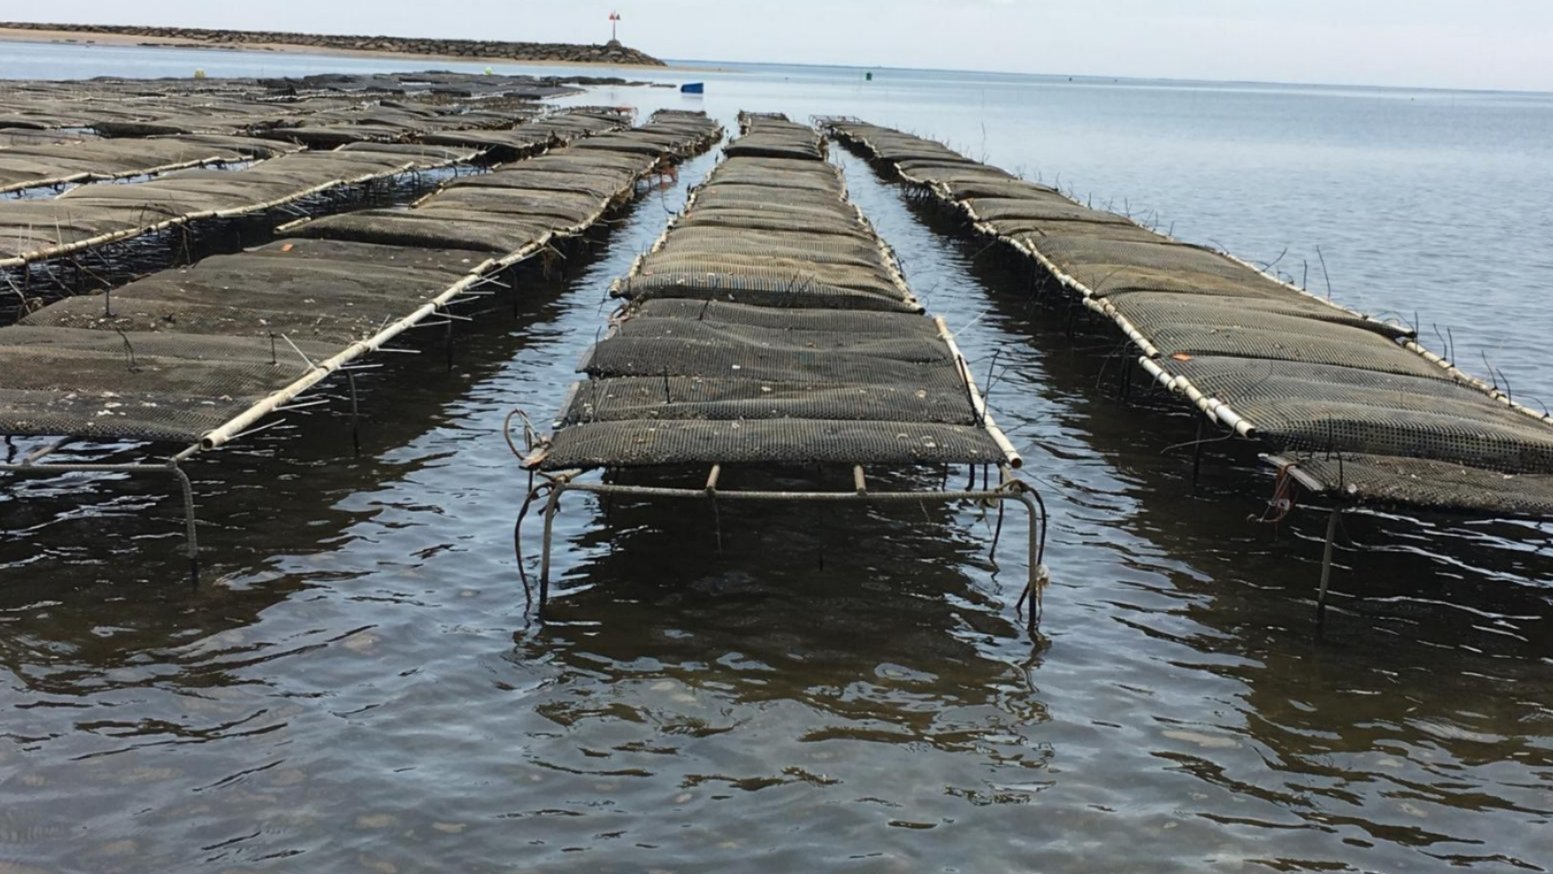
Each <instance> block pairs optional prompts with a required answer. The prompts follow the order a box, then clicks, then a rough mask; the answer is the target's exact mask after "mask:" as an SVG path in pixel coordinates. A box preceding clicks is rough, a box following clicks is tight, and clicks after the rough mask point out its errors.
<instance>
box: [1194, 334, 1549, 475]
mask: <svg viewBox="0 0 1553 874" xmlns="http://www.w3.org/2000/svg"><path fill="white" fill-rule="evenodd" d="M1173 370H1175V371H1177V372H1179V373H1180V374H1181V375H1183V376H1185V377H1187V378H1188V379H1190V380H1192V383H1193V385H1196V386H1197V388H1198V389H1199V390H1201V391H1203V392H1204V393H1206V394H1209V395H1211V396H1213V397H1217V398H1219V399H1220V400H1223V401H1226V402H1228V403H1230V404H1231V405H1232V406H1233V407H1234V408H1235V409H1236V411H1237V412H1239V413H1241V414H1242V415H1244V416H1246V417H1248V418H1249V419H1251V420H1252V421H1254V422H1255V423H1256V425H1257V429H1258V434H1259V436H1260V437H1262V438H1263V439H1265V440H1267V441H1269V442H1271V443H1273V444H1275V445H1276V446H1278V447H1279V448H1292V449H1308V450H1323V451H1327V450H1338V451H1344V452H1369V453H1376V454H1393V455H1406V456H1417V457H1420V458H1434V459H1442V460H1452V459H1454V460H1458V461H1462V462H1466V463H1469V464H1472V465H1475V466H1479V467H1486V468H1492V469H1495V470H1504V471H1517V470H1519V471H1527V472H1534V473H1553V429H1549V428H1548V427H1546V426H1545V425H1544V424H1542V423H1541V422H1538V421H1537V420H1535V419H1532V418H1531V417H1530V416H1527V415H1524V414H1522V413H1518V412H1516V411H1514V410H1512V409H1510V408H1509V407H1506V406H1504V405H1502V404H1497V403H1490V404H1484V403H1483V400H1484V399H1483V396H1482V394H1481V393H1479V392H1477V391H1474V390H1473V389H1470V388H1467V387H1466V386H1462V385H1458V384H1457V383H1454V382H1451V381H1449V380H1448V379H1444V378H1440V375H1443V374H1444V371H1443V370H1440V369H1438V368H1436V376H1434V377H1426V376H1407V375H1401V374H1390V373H1381V372H1376V371H1372V370H1362V369H1357V368H1352V367H1333V366H1329V365H1319V364H1296V363H1291V362H1282V361H1268V362H1259V363H1257V364H1256V365H1254V366H1248V365H1247V363H1246V362H1244V361H1240V360H1235V359H1223V358H1194V359H1192V360H1191V361H1186V362H1176V363H1175V364H1174V367H1173Z"/></svg>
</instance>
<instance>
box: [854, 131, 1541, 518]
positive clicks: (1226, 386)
mask: <svg viewBox="0 0 1553 874" xmlns="http://www.w3.org/2000/svg"><path fill="white" fill-rule="evenodd" d="M832 129H833V130H835V131H836V132H837V133H838V135H839V136H841V137H843V138H844V139H846V140H848V141H850V142H854V143H856V144H858V145H860V146H862V147H863V148H865V149H866V150H868V151H869V152H871V153H872V155H873V157H875V158H877V159H879V160H881V161H885V162H890V163H893V164H894V165H895V166H896V167H897V168H898V169H899V170H900V171H901V173H902V174H903V175H905V176H906V177H907V178H909V179H912V180H916V181H919V182H922V183H924V184H926V185H928V186H929V190H931V191H932V192H933V193H935V194H936V195H937V196H939V197H941V198H945V199H947V200H949V201H951V202H953V203H954V204H955V205H957V206H960V207H962V208H964V207H968V208H969V210H970V212H971V214H972V215H974V216H975V217H976V218H978V219H979V220H980V223H979V225H978V228H979V229H980V230H981V231H983V232H985V233H989V234H992V235H994V236H996V237H999V238H1001V239H1003V240H1005V241H1008V242H1010V243H1012V244H1014V245H1015V246H1017V247H1019V248H1022V249H1024V250H1025V251H1027V252H1030V253H1032V254H1036V255H1038V256H1039V257H1041V258H1042V259H1044V260H1045V261H1047V262H1049V263H1050V264H1052V265H1054V266H1055V268H1056V269H1057V270H1059V271H1061V272H1062V273H1064V274H1066V275H1067V276H1068V277H1070V278H1071V279H1072V280H1073V281H1074V282H1076V283H1077V284H1078V285H1079V286H1080V287H1081V289H1082V291H1083V293H1086V294H1090V295H1093V296H1095V297H1104V298H1106V299H1107V300H1108V301H1109V302H1110V304H1111V305H1112V306H1113V307H1114V308H1115V309H1114V312H1115V313H1116V315H1117V316H1119V317H1120V318H1121V319H1125V321H1126V323H1127V325H1128V326H1129V327H1130V328H1131V329H1133V330H1135V331H1136V332H1137V333H1138V334H1139V335H1141V336H1142V337H1143V338H1144V339H1146V340H1147V341H1148V342H1149V343H1150V344H1152V345H1153V346H1155V347H1156V348H1157V349H1158V350H1159V352H1160V357H1159V358H1158V360H1157V361H1156V363H1157V364H1158V365H1159V366H1160V367H1161V368H1163V369H1164V370H1165V371H1166V373H1167V374H1169V375H1173V376H1180V377H1185V378H1186V379H1188V380H1190V383H1191V385H1192V386H1194V387H1195V388H1196V389H1197V390H1198V391H1200V392H1202V393H1203V394H1204V395H1206V396H1207V397H1209V398H1213V399H1216V400H1217V401H1219V402H1221V403H1223V404H1227V406H1228V409H1230V410H1232V411H1233V412H1234V413H1235V414H1236V415H1238V416H1239V417H1241V418H1242V419H1243V420H1245V421H1246V422H1248V423H1249V424H1250V425H1252V426H1254V427H1255V433H1256V435H1257V436H1258V437H1259V438H1260V439H1262V440H1263V441H1266V442H1267V443H1269V444H1272V445H1273V446H1274V447H1276V448H1277V449H1279V450H1280V451H1285V450H1287V451H1311V452H1314V451H1319V452H1322V453H1343V454H1345V455H1347V456H1348V457H1349V458H1350V459H1351V462H1352V463H1351V464H1349V472H1348V476H1347V480H1346V486H1347V488H1348V491H1347V493H1348V494H1350V496H1352V497H1354V498H1356V499H1358V500H1361V501H1362V500H1378V501H1382V502H1400V503H1412V504H1425V505H1431V506H1455V507H1467V508H1476V509H1480V510H1487V511H1494V510H1504V511H1506V512H1527V511H1530V512H1535V513H1537V514H1545V513H1547V512H1549V511H1550V510H1553V501H1550V500H1549V498H1550V497H1553V485H1550V484H1553V480H1544V479H1543V478H1542V475H1545V474H1553V427H1549V424H1548V422H1546V421H1544V420H1541V419H1538V418H1536V417H1534V416H1531V415H1526V414H1524V413H1522V412H1519V411H1516V410H1513V409H1511V408H1510V407H1509V406H1507V405H1506V404H1503V403H1501V402H1500V401H1499V400H1498V399H1496V398H1493V397H1490V396H1488V395H1487V394H1486V393H1485V392H1484V391H1482V390H1479V388H1477V387H1474V386H1468V385H1465V384H1461V383H1458V382H1456V381H1453V380H1454V377H1453V376H1452V374H1451V373H1450V372H1448V371H1447V370H1445V369H1444V368H1441V367H1439V366H1437V365H1435V364H1434V363H1431V362H1430V361H1429V360H1427V359H1426V358H1425V357H1424V356H1422V355H1419V354H1416V353H1415V352H1413V351H1410V350H1408V349H1406V348H1404V347H1403V346H1402V345H1400V344H1399V343H1398V342H1397V340H1398V339H1399V338H1402V337H1406V336H1410V334H1411V331H1410V330H1408V329H1405V328H1401V327H1398V326H1394V325H1385V324H1381V323H1379V322H1378V321H1375V320H1370V319H1365V318H1363V317H1361V316H1356V315H1354V314H1352V313H1349V312H1346V311H1344V310H1342V309H1340V308H1338V307H1334V306H1331V305H1328V304H1326V303H1324V302H1322V301H1320V300H1317V299H1315V298H1312V297H1310V296H1308V295H1304V294H1301V293H1300V292H1298V291H1297V290H1295V289H1292V288H1290V287H1288V286H1286V285H1283V284H1282V283H1279V282H1277V281H1275V280H1273V279H1271V278H1269V277H1267V276H1264V275H1262V274H1261V273H1259V272H1258V271H1256V270H1255V269H1253V268H1251V267H1248V266H1247V265H1245V264H1242V263H1240V262H1237V261H1235V260H1234V259H1232V258H1228V257H1225V256H1223V255H1220V254H1218V253H1215V252H1212V251H1209V250H1207V249H1203V248H1200V247H1195V246H1189V245H1185V244H1181V243H1179V242H1177V241H1175V240H1172V239H1169V238H1168V237H1165V236H1162V235H1159V234H1155V233H1153V232H1152V231H1149V230H1148V229H1146V228H1142V227H1139V226H1137V225H1136V224H1134V223H1132V222H1130V221H1129V220H1127V219H1125V218H1124V217H1122V216H1116V215H1112V214H1109V213H1101V212H1098V211H1096V210H1093V209H1089V208H1086V207H1082V206H1080V205H1078V204H1076V203H1073V202H1072V201H1070V200H1067V199H1065V198H1060V197H1058V196H1057V195H1055V194H1054V193H1053V192H1051V191H1050V190H1049V189H1043V188H1041V187H1039V186H1033V185H1031V184H1029V183H1023V182H1016V181H1013V180H1009V179H1007V178H1006V177H1004V175H1003V174H1002V173H1001V171H997V170H994V169H991V168H983V167H980V166H979V165H969V166H968V165H967V164H966V163H965V162H964V161H963V159H959V160H957V159H956V158H952V157H948V156H945V155H944V154H943V153H942V151H941V150H942V147H939V146H936V144H931V145H930V144H927V143H926V141H923V140H919V139H918V138H916V137H911V136H909V135H905V134H902V133H899V132H896V131H889V130H886V129H882V128H877V127H874V126H872V125H867V124H862V123H853V122H836V123H834V124H833V125H832ZM1302 467H1304V468H1306V470H1307V471H1312V470H1315V471H1317V475H1319V476H1320V477H1322V478H1324V479H1326V480H1327V481H1328V482H1332V481H1334V478H1336V479H1341V475H1340V474H1338V473H1337V471H1338V470H1339V467H1338V463H1337V462H1336V461H1334V460H1331V459H1327V458H1325V456H1323V458H1322V460H1320V461H1315V462H1309V463H1305V464H1302ZM1507 474H1522V476H1506V475H1507ZM1532 475H1535V476H1532ZM1522 488H1526V489H1532V490H1541V491H1540V492H1539V493H1538V494H1539V495H1540V496H1520V495H1516V494H1515V493H1514V492H1515V490H1517V489H1522Z"/></svg>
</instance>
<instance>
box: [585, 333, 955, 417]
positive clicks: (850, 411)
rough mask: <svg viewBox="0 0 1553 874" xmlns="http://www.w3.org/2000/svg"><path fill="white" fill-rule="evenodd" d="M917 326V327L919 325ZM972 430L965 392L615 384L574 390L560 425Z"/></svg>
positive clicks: (633, 380)
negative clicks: (781, 423) (717, 422)
mask: <svg viewBox="0 0 1553 874" xmlns="http://www.w3.org/2000/svg"><path fill="white" fill-rule="evenodd" d="M919 320H920V319H919ZM891 418H900V419H904V420H906V421H910V422H937V423H941V424H949V425H974V424H975V420H974V416H973V415H972V414H971V411H970V409H969V407H968V406H967V405H966V403H965V386H964V385H962V384H958V383H956V384H951V385H935V386H923V387H918V388H907V387H904V386H897V385H882V384H879V383H873V382H859V383H852V384H847V383H838V382H834V381H829V380H823V379H810V380H809V381H807V382H782V381H779V380H759V379H742V378H716V379H714V378H710V377H681V376H674V377H669V378H668V379H664V378H662V377H617V378H607V379H591V380H588V381H587V382H585V383H582V384H581V385H579V386H578V388H577V390H576V391H575V392H573V393H572V397H571V402H570V403H569V404H568V405H567V407H566V409H564V410H562V411H561V415H560V417H559V424H561V425H563V426H565V425H575V424H578V423H581V422H616V421H627V420H631V419H840V420H847V419H856V420H864V421H866V420H887V419H891Z"/></svg>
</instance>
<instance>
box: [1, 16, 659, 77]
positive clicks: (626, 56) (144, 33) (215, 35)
mask: <svg viewBox="0 0 1553 874" xmlns="http://www.w3.org/2000/svg"><path fill="white" fill-rule="evenodd" d="M0 29H4V30H33V31H57V32H62V33H71V34H81V35H83V36H90V35H92V34H111V35H115V36H132V37H145V38H148V39H156V40H175V41H179V42H183V43H188V44H192V45H201V46H227V47H238V46H244V45H285V46H303V47H307V48H318V49H329V50H342V49H343V50H348V51H362V52H399V53H403V54H412V55H442V56H447V57H454V58H500V59H506V60H513V61H566V62H572V63H596V64H638V65H643V66H652V67H662V66H665V65H664V63H663V62H662V61H660V60H658V59H657V58H654V57H652V56H651V55H648V54H645V53H643V52H640V51H637V50H636V49H633V48H628V47H626V46H624V45H621V44H620V42H618V41H617V40H610V41H609V42H607V43H603V44H599V45H578V44H573V43H537V42H504V41H495V40H477V39H434V38H430V37H408V36H343V35H339V34H324V33H287V32H283V31H268V30H206V29H204V28H197V27H138V26H129V25H107V24H40V23H35V22H0Z"/></svg>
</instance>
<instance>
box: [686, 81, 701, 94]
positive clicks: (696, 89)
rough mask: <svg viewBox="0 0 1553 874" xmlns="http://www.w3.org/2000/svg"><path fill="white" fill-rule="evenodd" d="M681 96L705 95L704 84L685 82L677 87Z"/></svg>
mask: <svg viewBox="0 0 1553 874" xmlns="http://www.w3.org/2000/svg"><path fill="white" fill-rule="evenodd" d="M679 91H680V93H681V94H705V93H706V84H705V83H703V82H686V83H685V84H683V85H681V86H679Z"/></svg>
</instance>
